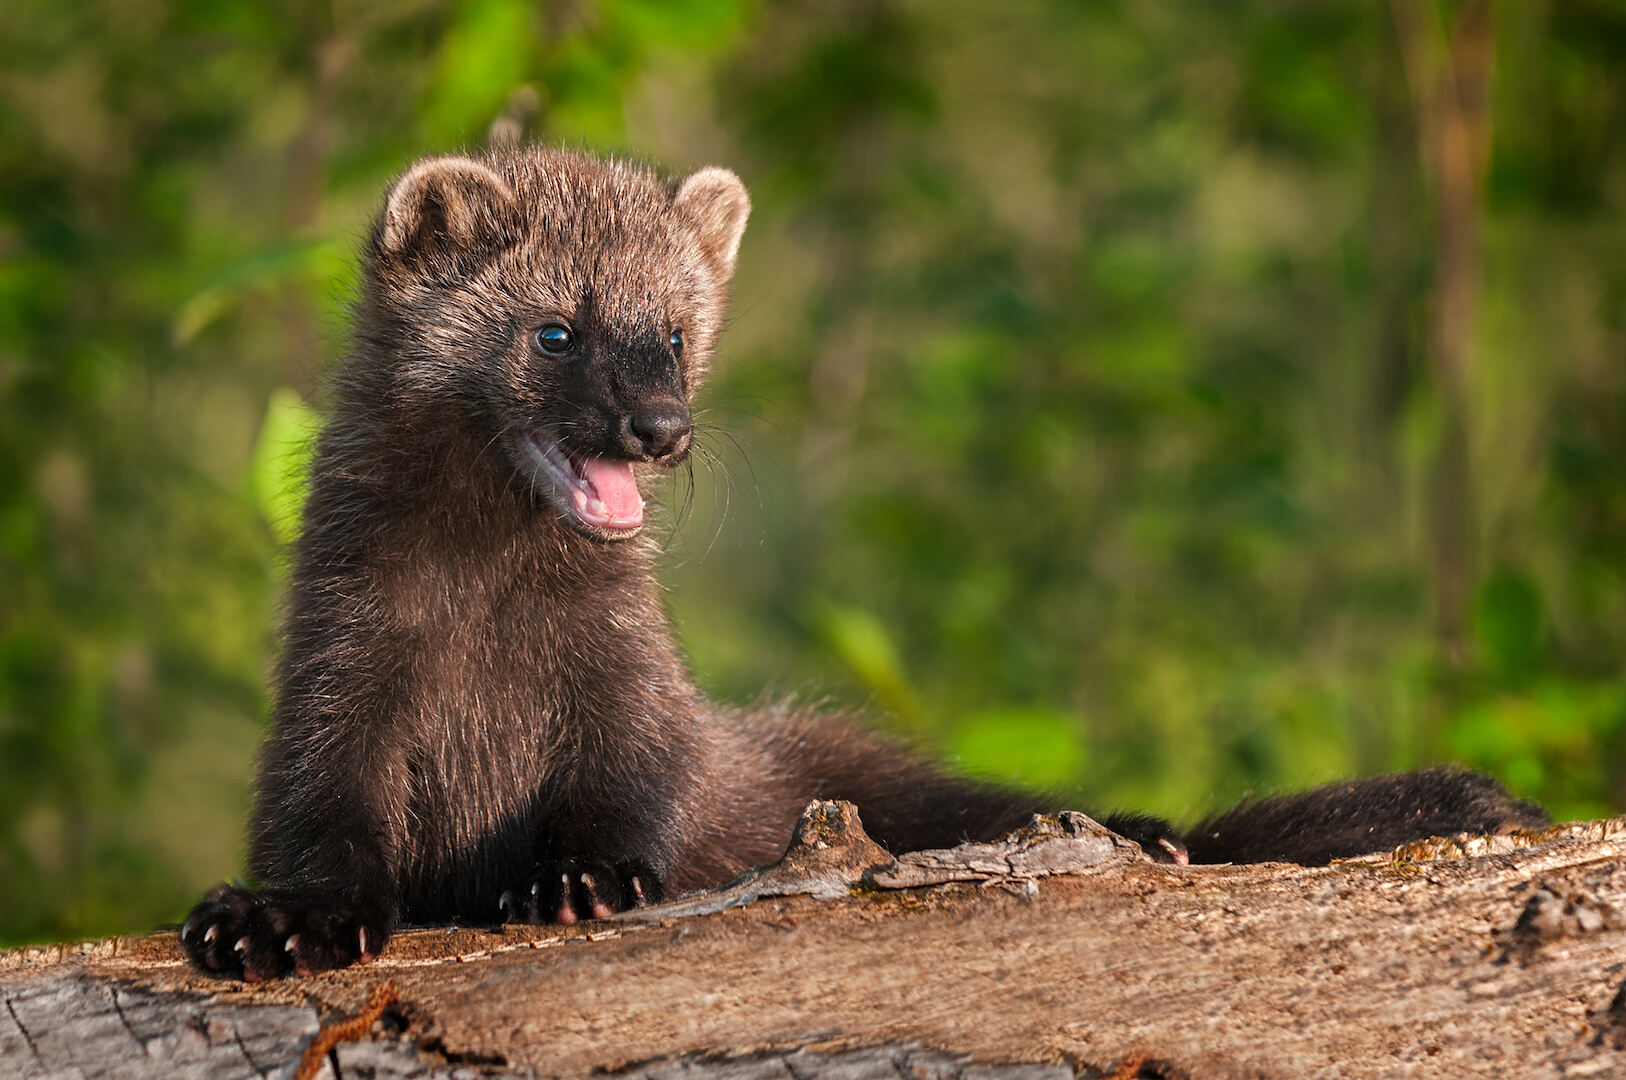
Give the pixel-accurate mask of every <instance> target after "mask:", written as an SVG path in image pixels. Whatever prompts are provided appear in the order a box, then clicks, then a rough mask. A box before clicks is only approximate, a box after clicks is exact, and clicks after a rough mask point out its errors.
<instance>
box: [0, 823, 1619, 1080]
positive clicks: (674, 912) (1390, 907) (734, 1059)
mask: <svg viewBox="0 0 1626 1080" xmlns="http://www.w3.org/2000/svg"><path fill="white" fill-rule="evenodd" d="M1623 855H1626V819H1616V820H1612V821H1604V822H1592V823H1585V824H1575V825H1567V826H1559V827H1556V828H1553V829H1549V830H1545V831H1543V832H1541V833H1533V834H1520V835H1513V836H1498V837H1474V838H1470V837H1458V838H1456V839H1454V840H1437V841H1427V842H1423V843H1419V844H1413V845H1410V846H1408V847H1407V848H1403V849H1401V850H1400V851H1399V852H1396V853H1391V854H1384V855H1377V856H1370V857H1366V858H1362V859H1354V860H1348V861H1345V862H1341V863H1338V864H1335V865H1333V866H1331V867H1321V868H1305V867H1296V866H1285V865H1264V866H1248V867H1227V866H1218V867H1213V866H1210V867H1177V866H1169V865H1163V864H1154V863H1152V862H1150V861H1148V860H1147V859H1146V858H1145V857H1144V856H1143V855H1142V854H1141V853H1140V851H1139V849H1138V848H1136V847H1135V845H1133V844H1131V843H1129V842H1128V841H1125V840H1122V839H1119V838H1117V837H1115V836H1113V835H1112V834H1111V833H1108V832H1106V831H1105V830H1104V829H1101V827H1100V826H1098V825H1096V824H1095V823H1094V822H1092V821H1090V820H1089V819H1087V818H1085V817H1083V815H1074V814H1064V815H1059V816H1057V817H1054V818H1048V819H1036V820H1035V822H1034V824H1033V825H1031V826H1029V827H1028V828H1026V829H1023V830H1021V831H1020V832H1018V833H1016V834H1014V835H1013V836H1012V837H1011V838H1009V839H1008V840H1006V841H1004V842H1001V843H997V844H981V845H970V846H966V847H961V848H956V849H954V850H952V851H943V852H922V853H915V854H913V855H906V856H903V857H901V858H898V859H893V858H892V857H891V856H889V855H887V854H886V853H885V852H883V851H881V849H879V848H877V847H876V846H875V845H874V844H873V843H872V842H871V841H870V840H869V839H868V837H866V836H864V834H863V831H862V829H861V827H860V826H859V824H858V822H857V819H856V816H855V815H853V814H852V812H851V808H850V807H847V806H846V805H845V804H834V803H824V804H814V806H812V807H810V808H809V813H808V815H806V816H804V819H803V824H802V826H801V828H800V829H799V831H798V835H797V838H796V840H795V841H794V842H793V844H792V847H791V850H790V851H789V852H788V853H787V856H786V858H785V860H783V861H782V862H781V863H779V864H776V865H775V866H773V867H770V868H768V869H766V870H764V871H759V872H756V873H754V874H752V875H748V876H747V877H746V878H744V879H742V880H741V881H740V882H738V883H736V884H735V885H734V886H731V887H730V888H728V889H725V890H719V891H718V892H715V893H708V894H703V895H701V896H699V897H693V898H689V899H686V900H682V901H679V902H677V903H675V904H668V905H665V906H663V907H661V908H654V909H648V910H645V911H640V912H635V913H630V914H628V915H626V916H621V917H617V918H616V919H613V920H604V921H599V922H593V923H587V924H579V925H576V926H570V927H540V928H532V927H508V928H504V929H498V930H487V929H473V928H449V929H448V928H438V929H420V930H412V931H409V932H406V933H403V934H400V935H398V936H397V937H396V938H395V939H394V940H393V941H392V942H391V943H390V945H389V947H388V948H387V949H386V950H385V952H384V955H383V956H382V957H381V958H380V959H378V960H377V961H375V962H374V963H372V964H371V965H368V966H366V967H360V968H351V969H348V970H345V971H339V972H330V973H328V974H325V975H320V976H316V977H313V978H307V979H299V980H289V981H286V982H277V983H269V984H264V983H262V984H259V985H255V986H250V985H247V984H244V983H238V982H233V981H229V980H224V981H223V980H216V979H211V978H207V977H205V976H203V975H201V974H199V973H197V972H195V971H193V970H192V969H191V968H190V967H189V966H188V965H187V963H186V961H185V960H184V958H183V956H182V954H181V952H180V949H179V947H178V943H177V941H176V940H175V936H174V934H173V933H172V932H165V933H158V934H151V935H147V936H144V937H131V938H115V939H109V940H105V941H98V942H87V943H83V944H78V945H62V946H41V947H34V948H27V949H20V950H12V951H10V952H5V953H0V998H3V1000H4V1003H5V1007H4V1008H3V1009H0V1076H5V1077H22V1078H29V1080H32V1078H39V1077H148V1076H154V1077H156V1076H163V1077H204V1076H207V1077H279V1078H286V1077H291V1076H293V1075H295V1070H296V1067H297V1063H298V1061H299V1059H300V1057H301V1054H302V1052H303V1050H304V1048H305V1047H306V1046H307V1045H308V1044H309V1043H310V1042H311V1040H312V1039H313V1037H315V1036H316V1034H317V1032H318V1030H319V1028H321V1027H322V1026H323V1025H324V1024H326V1025H329V1026H331V1025H333V1024H334V1023H335V1022H338V1021H344V1020H346V1019H349V1018H352V1017H354V1016H355V1015H356V1014H357V1012H358V1011H359V1010H361V1008H362V1005H363V1002H364V1001H365V1000H366V999H367V998H368V997H369V995H370V994H372V993H373V992H374V991H375V990H376V989H377V988H378V987H379V986H380V985H381V984H383V983H386V982H387V983H389V984H391V986H392V987H393V989H394V990H395V991H396V992H398V994H399V1002H398V1003H397V1004H395V1005H393V1006H390V1007H389V1008H388V1009H387V1010H386V1011H385V1012H384V1014H383V1016H382V1018H381V1019H380V1020H379V1021H378V1023H376V1024H373V1025H372V1026H371V1028H370V1030H368V1031H367V1033H366V1037H365V1038H364V1039H363V1041H351V1042H340V1043H339V1044H338V1045H337V1046H336V1048H335V1049H334V1051H333V1052H332V1053H331V1054H329V1055H327V1056H326V1057H325V1058H320V1059H317V1058H315V1057H314V1056H313V1061H312V1067H313V1068H315V1067H316V1066H319V1071H316V1072H315V1075H319V1076H333V1075H335V1072H334V1070H335V1069H336V1070H337V1075H339V1076H343V1077H346V1078H354V1077H403V1078H404V1077H437V1078H449V1077H475V1076H544V1077H587V1076H591V1075H596V1074H603V1073H612V1074H617V1075H623V1076H627V1077H636V1078H639V1080H756V1078H759V1077H760V1078H769V1077H772V1078H774V1080H861V1078H869V1077H876V1078H884V1080H911V1078H919V1080H936V1078H942V1080H1069V1078H1072V1077H1125V1078H1127V1077H1136V1076H1143V1077H1176V1076H1189V1077H1242V1076H1294V1077H1299V1076H1312V1077H1315V1076H1325V1077H1392V1076H1397V1075H1405V1074H1409V1073H1412V1072H1415V1073H1417V1074H1418V1075H1427V1076H1431V1077H1454V1076H1496V1077H1503V1076H1520V1077H1558V1076H1618V1075H1623V1074H1626V991H1623V984H1622V979H1623V977H1626V961H1623V957H1626V916H1623V913H1626V859H1623ZM379 1000H382V999H381V998H379V999H375V1002H376V1001H379ZM351 1026H352V1027H361V1028H365V1027H366V1024H365V1023H362V1024H359V1025H357V1024H352V1025H351ZM341 1030H342V1029H341ZM333 1034H335V1035H336V1034H339V1032H338V1031H335V1032H333ZM349 1034H352V1035H356V1034H360V1032H359V1031H353V1032H349ZM318 1050H319V1051H320V1048H318Z"/></svg>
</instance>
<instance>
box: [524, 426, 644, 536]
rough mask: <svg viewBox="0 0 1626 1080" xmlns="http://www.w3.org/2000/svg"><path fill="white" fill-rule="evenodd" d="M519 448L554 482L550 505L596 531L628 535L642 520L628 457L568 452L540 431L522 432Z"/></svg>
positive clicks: (641, 501) (590, 529) (638, 497)
mask: <svg viewBox="0 0 1626 1080" xmlns="http://www.w3.org/2000/svg"><path fill="white" fill-rule="evenodd" d="M519 442H520V447H521V449H522V450H523V451H524V453H525V456H526V457H527V458H529V459H530V461H531V462H532V463H533V464H534V465H535V466H536V469H537V472H539V473H541V474H542V475H543V476H545V477H547V479H548V480H550V481H551V482H552V484H553V494H554V499H553V501H554V504H555V505H557V506H558V507H559V508H560V510H562V511H563V512H565V513H566V514H568V515H569V516H570V518H571V519H573V522H574V523H576V524H579V525H583V526H587V530H585V531H588V532H590V533H591V534H594V535H601V536H603V535H609V536H614V537H621V536H631V535H632V534H634V533H636V532H637V531H638V529H639V528H641V527H642V526H643V523H644V499H643V496H642V495H640V494H638V481H637V479H636V478H635V477H634V476H633V475H632V462H630V461H612V460H610V459H609V458H601V457H578V456H576V455H574V454H570V453H567V452H566V451H565V450H564V448H563V447H561V446H560V445H559V444H558V442H557V441H555V440H554V439H553V438H551V437H550V436H548V435H547V434H545V433H544V432H541V431H527V432H524V433H523V434H522V435H521V436H520V440H519Z"/></svg>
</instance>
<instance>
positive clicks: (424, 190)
mask: <svg viewBox="0 0 1626 1080" xmlns="http://www.w3.org/2000/svg"><path fill="white" fill-rule="evenodd" d="M515 211H516V202H515V199H514V191H513V189H512V188H510V187H509V186H508V182H507V181H506V180H504V179H503V178H502V177H500V176H498V175H497V174H496V173H495V172H493V171H492V170H491V169H489V168H487V167H486V166H484V165H482V164H480V163H479V162H478V161H474V160H472V159H470V158H466V157H434V158H425V159H424V160H422V161H420V162H418V163H417V164H416V165H414V166H412V168H410V169H408V170H407V172H406V175H405V176H403V177H401V179H399V180H397V181H396V182H395V185H394V186H393V187H391V188H390V194H389V199H388V201H387V202H386V203H385V205H384V216H383V219H382V221H381V223H380V229H379V234H378V246H379V249H380V250H381V251H382V252H383V253H384V254H385V255H389V256H394V257H397V258H410V257H412V256H414V255H418V254H428V253H430V252H436V251H445V252H449V253H450V252H470V251H474V252H479V251H493V250H496V249H497V248H500V247H504V246H506V245H507V244H508V243H510V242H512V240H513V237H514V229H515V220H514V219H515Z"/></svg>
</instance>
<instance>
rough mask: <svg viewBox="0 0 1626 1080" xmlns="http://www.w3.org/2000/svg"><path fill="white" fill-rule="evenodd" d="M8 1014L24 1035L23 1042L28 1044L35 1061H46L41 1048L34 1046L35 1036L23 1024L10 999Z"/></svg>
mask: <svg viewBox="0 0 1626 1080" xmlns="http://www.w3.org/2000/svg"><path fill="white" fill-rule="evenodd" d="M6 1012H8V1013H10V1014H11V1022H12V1023H13V1024H16V1025H17V1031H18V1033H19V1034H21V1035H22V1037H23V1042H25V1043H27V1044H28V1052H29V1053H31V1054H33V1055H34V1060H35V1061H44V1060H45V1059H44V1058H43V1057H41V1056H40V1048H39V1047H37V1046H35V1045H34V1036H32V1035H30V1034H29V1033H28V1027H27V1026H26V1025H25V1024H24V1023H23V1018H22V1017H20V1016H18V1015H17V1008H16V1006H14V1005H13V1004H12V1003H11V998H9V997H8V998H6Z"/></svg>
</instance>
